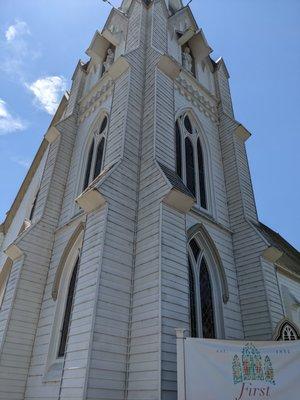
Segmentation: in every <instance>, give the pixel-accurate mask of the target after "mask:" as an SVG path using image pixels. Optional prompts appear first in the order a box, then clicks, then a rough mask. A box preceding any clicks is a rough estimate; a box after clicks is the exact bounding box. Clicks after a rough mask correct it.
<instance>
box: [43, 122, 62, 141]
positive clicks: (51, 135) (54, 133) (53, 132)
mask: <svg viewBox="0 0 300 400" xmlns="http://www.w3.org/2000/svg"><path fill="white" fill-rule="evenodd" d="M59 136H60V132H59V130H58V129H57V128H55V126H51V127H50V128H49V129H48V131H47V133H46V135H45V139H46V140H47V142H48V143H49V144H51V143H53V142H55V140H56V139H57V138H58V137H59Z"/></svg>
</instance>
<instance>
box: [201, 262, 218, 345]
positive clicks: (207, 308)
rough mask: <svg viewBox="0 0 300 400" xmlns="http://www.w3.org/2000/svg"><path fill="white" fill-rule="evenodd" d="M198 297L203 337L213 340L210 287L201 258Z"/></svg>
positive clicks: (212, 307)
mask: <svg viewBox="0 0 300 400" xmlns="http://www.w3.org/2000/svg"><path fill="white" fill-rule="evenodd" d="M200 295H201V315H202V331H203V337H204V338H206V339H214V338H215V321H214V306H213V297H212V287H211V282H210V276H209V272H208V269H207V265H206V261H205V259H204V258H202V261H201V265H200Z"/></svg>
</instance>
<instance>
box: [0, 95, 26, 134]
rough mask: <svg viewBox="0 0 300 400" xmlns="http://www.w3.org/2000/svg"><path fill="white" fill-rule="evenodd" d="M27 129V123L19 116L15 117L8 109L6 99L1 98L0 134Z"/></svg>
mask: <svg viewBox="0 0 300 400" xmlns="http://www.w3.org/2000/svg"><path fill="white" fill-rule="evenodd" d="M24 129H26V124H25V123H24V121H22V120H21V119H20V118H18V117H13V116H12V115H11V114H10V112H9V111H8V110H7V106H6V103H5V101H4V100H2V99H0V135H6V134H8V133H12V132H15V131H22V130H24Z"/></svg>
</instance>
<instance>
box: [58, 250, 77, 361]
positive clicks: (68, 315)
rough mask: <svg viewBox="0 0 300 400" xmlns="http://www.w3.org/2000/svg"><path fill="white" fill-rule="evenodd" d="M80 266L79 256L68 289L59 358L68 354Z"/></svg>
mask: <svg viewBox="0 0 300 400" xmlns="http://www.w3.org/2000/svg"><path fill="white" fill-rule="evenodd" d="M78 265H79V256H78V257H77V260H76V263H75V266H74V268H73V272H72V276H71V279H70V283H69V288H68V294H67V301H66V307H65V312H64V318H63V321H62V328H61V336H60V341H59V348H58V354H57V356H58V357H59V358H60V357H64V355H65V352H66V346H67V339H68V333H69V328H70V321H71V312H72V308H73V303H74V294H75V286H76V280H77V274H78Z"/></svg>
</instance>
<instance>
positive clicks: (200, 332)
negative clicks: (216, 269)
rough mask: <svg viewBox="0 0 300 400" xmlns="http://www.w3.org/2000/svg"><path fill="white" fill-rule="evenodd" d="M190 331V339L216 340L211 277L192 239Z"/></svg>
mask: <svg viewBox="0 0 300 400" xmlns="http://www.w3.org/2000/svg"><path fill="white" fill-rule="evenodd" d="M188 267H189V290H190V330H191V336H192V337H197V336H200V337H203V338H206V339H214V338H216V324H215V304H214V296H213V285H212V277H211V274H210V271H209V268H208V264H207V260H206V257H205V254H204V252H203V250H202V249H201V248H200V246H199V244H198V242H197V240H196V239H195V238H194V239H192V240H191V241H190V243H189V257H188Z"/></svg>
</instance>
